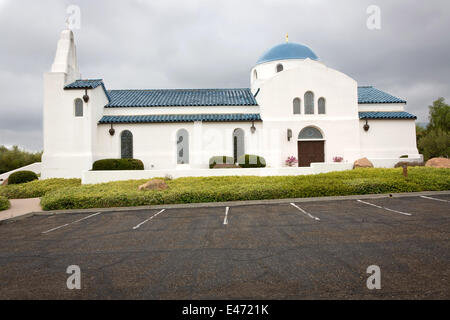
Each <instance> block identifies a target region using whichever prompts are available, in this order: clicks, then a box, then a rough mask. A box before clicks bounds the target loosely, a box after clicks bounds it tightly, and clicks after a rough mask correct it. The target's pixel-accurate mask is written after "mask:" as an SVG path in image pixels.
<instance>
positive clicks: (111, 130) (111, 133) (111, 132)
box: [109, 123, 116, 136]
mask: <svg viewBox="0 0 450 320" xmlns="http://www.w3.org/2000/svg"><path fill="white" fill-rule="evenodd" d="M114 133H116V130H114V128H113V124H112V123H111V129H109V134H110V135H111V136H113V135H114Z"/></svg>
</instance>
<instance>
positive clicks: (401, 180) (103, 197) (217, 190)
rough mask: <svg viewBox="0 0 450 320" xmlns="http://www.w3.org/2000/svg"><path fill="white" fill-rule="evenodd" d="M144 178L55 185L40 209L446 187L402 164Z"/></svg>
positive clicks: (441, 177)
mask: <svg viewBox="0 0 450 320" xmlns="http://www.w3.org/2000/svg"><path fill="white" fill-rule="evenodd" d="M146 181H147V180H130V181H116V182H109V183H102V184H95V185H81V186H76V187H68V188H60V189H56V190H54V191H52V192H48V193H46V194H45V196H44V197H43V198H42V200H41V205H42V207H43V208H44V210H60V209H83V208H108V207H126V206H143V205H160V204H175V203H198V202H219V201H239V200H263V199H284V198H304V197H321V196H343V195H352V194H353V195H354V194H368V193H372V194H375V193H378V194H379V193H396V192H413V191H439V190H450V170H448V169H437V168H426V167H415V168H410V169H409V170H408V177H407V178H405V177H403V175H402V169H380V168H375V169H373V168H365V169H355V170H348V171H343V172H330V173H323V174H316V175H299V176H274V177H255V176H245V177H241V176H225V177H203V178H202V177H198V178H192V177H190V178H179V179H174V180H169V181H166V183H167V186H168V188H167V189H165V190H150V191H146V192H140V191H138V186H139V185H141V184H143V183H145V182H146ZM31 183H33V182H31ZM0 190H1V188H0Z"/></svg>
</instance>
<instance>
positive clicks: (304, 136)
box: [298, 127, 323, 140]
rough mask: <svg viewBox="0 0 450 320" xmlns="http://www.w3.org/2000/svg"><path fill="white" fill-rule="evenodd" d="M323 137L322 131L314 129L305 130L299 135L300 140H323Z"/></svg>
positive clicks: (307, 128)
mask: <svg viewBox="0 0 450 320" xmlns="http://www.w3.org/2000/svg"><path fill="white" fill-rule="evenodd" d="M322 139H323V136H322V133H320V131H319V130H318V129H316V128H314V127H306V128H303V129H302V131H300V133H299V134H298V140H322Z"/></svg>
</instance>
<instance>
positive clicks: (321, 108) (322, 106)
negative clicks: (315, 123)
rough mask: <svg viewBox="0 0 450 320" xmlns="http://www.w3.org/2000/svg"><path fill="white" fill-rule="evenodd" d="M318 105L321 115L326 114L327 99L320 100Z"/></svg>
mask: <svg viewBox="0 0 450 320" xmlns="http://www.w3.org/2000/svg"><path fill="white" fill-rule="evenodd" d="M317 105H318V108H319V114H325V98H320V99H319V102H318V103H317Z"/></svg>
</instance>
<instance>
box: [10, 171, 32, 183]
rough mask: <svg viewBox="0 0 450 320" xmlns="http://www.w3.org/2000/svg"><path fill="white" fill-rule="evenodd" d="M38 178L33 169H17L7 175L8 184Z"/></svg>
mask: <svg viewBox="0 0 450 320" xmlns="http://www.w3.org/2000/svg"><path fill="white" fill-rule="evenodd" d="M38 179H39V178H38V176H37V174H36V173H34V172H33V171H17V172H14V173H12V174H11V175H10V176H9V177H8V184H21V183H26V182H30V181H33V180H38Z"/></svg>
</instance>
